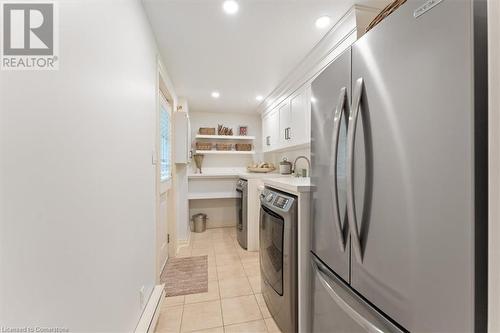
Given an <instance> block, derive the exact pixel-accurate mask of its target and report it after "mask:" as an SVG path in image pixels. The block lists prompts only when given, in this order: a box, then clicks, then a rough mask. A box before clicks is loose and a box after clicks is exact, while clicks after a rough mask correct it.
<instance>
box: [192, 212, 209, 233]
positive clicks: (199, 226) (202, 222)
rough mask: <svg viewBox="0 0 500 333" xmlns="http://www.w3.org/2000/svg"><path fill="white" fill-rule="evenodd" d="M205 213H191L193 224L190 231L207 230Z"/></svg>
mask: <svg viewBox="0 0 500 333" xmlns="http://www.w3.org/2000/svg"><path fill="white" fill-rule="evenodd" d="M207 220H208V217H207V214H203V213H199V214H196V215H193V219H192V221H193V224H192V227H191V231H194V232H204V231H205V230H207Z"/></svg>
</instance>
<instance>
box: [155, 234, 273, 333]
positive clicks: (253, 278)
mask: <svg viewBox="0 0 500 333" xmlns="http://www.w3.org/2000/svg"><path fill="white" fill-rule="evenodd" d="M199 255H207V256H208V292H206V293H201V294H193V295H186V296H174V297H167V298H166V300H165V301H164V302H163V307H162V309H161V312H160V317H159V319H158V324H157V327H156V332H169V333H170V332H213V333H223V332H225V333H229V332H248V333H259V332H280V330H279V329H278V327H277V326H276V323H275V322H274V320H273V319H272V318H271V315H270V314H269V311H268V309H267V306H266V304H265V302H264V299H263V297H262V294H261V290H260V268H259V253H258V252H247V251H245V250H243V249H242V248H241V247H240V246H239V244H238V241H237V240H236V228H218V229H207V231H206V232H204V233H201V234H196V233H191V244H190V246H189V247H184V248H182V249H181V251H180V253H179V254H178V255H177V257H188V256H199Z"/></svg>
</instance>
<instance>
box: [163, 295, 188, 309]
mask: <svg viewBox="0 0 500 333" xmlns="http://www.w3.org/2000/svg"><path fill="white" fill-rule="evenodd" d="M183 304H184V296H171V297H165V300H164V301H163V303H162V307H164V308H166V307H171V306H179V305H183Z"/></svg>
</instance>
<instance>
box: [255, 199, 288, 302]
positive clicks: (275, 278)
mask: <svg viewBox="0 0 500 333" xmlns="http://www.w3.org/2000/svg"><path fill="white" fill-rule="evenodd" d="M284 229H285V221H284V219H283V217H282V216H280V215H278V214H276V213H275V212H273V211H272V210H270V209H269V208H267V207H264V206H262V207H261V217H260V262H261V264H260V265H261V273H262V278H263V279H264V283H266V284H267V285H269V286H270V287H271V288H272V289H273V290H274V291H275V292H276V293H277V294H278V295H280V296H283V239H284Z"/></svg>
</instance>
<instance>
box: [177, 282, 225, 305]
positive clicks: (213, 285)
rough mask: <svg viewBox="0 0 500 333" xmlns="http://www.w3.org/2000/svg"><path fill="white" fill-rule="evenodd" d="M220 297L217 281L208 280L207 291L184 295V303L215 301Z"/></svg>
mask: <svg viewBox="0 0 500 333" xmlns="http://www.w3.org/2000/svg"><path fill="white" fill-rule="evenodd" d="M218 299H220V294H219V284H218V282H217V281H208V292H206V293H200V294H191V295H186V299H185V301H184V303H185V304H191V303H200V302H207V301H215V300H218Z"/></svg>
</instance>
